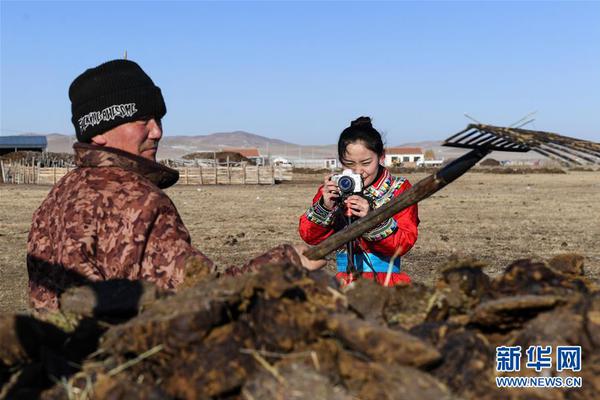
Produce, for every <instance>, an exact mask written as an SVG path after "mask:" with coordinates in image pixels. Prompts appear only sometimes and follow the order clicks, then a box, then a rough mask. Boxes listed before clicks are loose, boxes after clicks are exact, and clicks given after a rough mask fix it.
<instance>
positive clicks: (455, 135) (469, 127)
mask: <svg viewBox="0 0 600 400" xmlns="http://www.w3.org/2000/svg"><path fill="white" fill-rule="evenodd" d="M472 128H473V126H472V125H469V126H467V127H466V128H465V129H463V130H462V131H460V132H458V133H456V134H454V135H452V136H450V137H449V138H448V139H446V140H445V141H444V142H450V141H452V140H454V139H455V138H457V137H458V136H460V135H462V134H463V133H465V132H467V131H468V130H471V129H472Z"/></svg>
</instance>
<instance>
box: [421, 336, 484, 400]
mask: <svg viewBox="0 0 600 400" xmlns="http://www.w3.org/2000/svg"><path fill="white" fill-rule="evenodd" d="M441 353H442V357H443V359H442V362H441V364H440V365H439V366H437V367H436V368H435V369H434V370H433V371H432V373H433V374H434V376H436V377H437V378H439V379H440V380H442V381H443V382H445V383H446V384H447V385H448V386H449V387H450V388H451V389H452V390H453V391H455V392H456V393H457V394H460V395H463V396H465V397H466V398H481V397H482V396H483V394H485V393H486V392H488V390H490V389H491V388H492V383H493V382H494V378H493V368H494V349H493V348H492V347H491V346H490V344H489V342H488V341H487V339H486V338H485V336H484V335H482V334H480V333H478V332H473V331H468V330H464V331H457V332H453V333H450V334H448V335H447V336H446V337H445V339H444V340H443V341H442V347H441ZM493 387H494V388H495V384H494V385H493Z"/></svg>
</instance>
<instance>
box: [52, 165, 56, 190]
mask: <svg viewBox="0 0 600 400" xmlns="http://www.w3.org/2000/svg"><path fill="white" fill-rule="evenodd" d="M52 173H53V175H54V178H53V181H54V183H53V184H54V185H56V166H54V167H52Z"/></svg>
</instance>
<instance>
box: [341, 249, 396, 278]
mask: <svg viewBox="0 0 600 400" xmlns="http://www.w3.org/2000/svg"><path fill="white" fill-rule="evenodd" d="M391 259H392V257H391V256H378V255H377V254H373V253H363V252H358V254H355V255H354V265H355V266H356V269H357V270H358V271H359V272H373V270H375V272H387V270H388V266H389V264H390V260H391ZM369 263H370V264H369ZM401 265H402V260H401V257H396V259H395V260H394V266H393V268H392V272H393V273H400V266H401ZM371 267H373V268H371ZM347 269H348V254H347V253H346V252H345V251H344V252H340V253H338V254H337V270H338V272H348V271H347Z"/></svg>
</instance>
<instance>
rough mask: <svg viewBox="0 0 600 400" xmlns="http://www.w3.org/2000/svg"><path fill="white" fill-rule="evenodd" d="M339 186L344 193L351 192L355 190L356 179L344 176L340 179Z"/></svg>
mask: <svg viewBox="0 0 600 400" xmlns="http://www.w3.org/2000/svg"><path fill="white" fill-rule="evenodd" d="M338 187H339V188H340V190H341V191H342V192H343V193H350V192H352V190H354V180H353V179H352V178H350V177H348V176H342V177H341V178H340V179H339V180H338Z"/></svg>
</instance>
